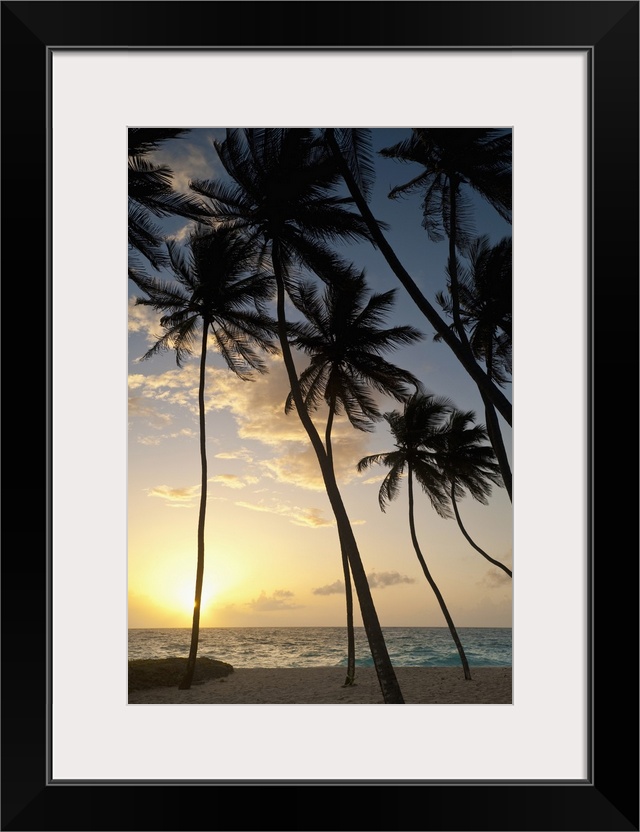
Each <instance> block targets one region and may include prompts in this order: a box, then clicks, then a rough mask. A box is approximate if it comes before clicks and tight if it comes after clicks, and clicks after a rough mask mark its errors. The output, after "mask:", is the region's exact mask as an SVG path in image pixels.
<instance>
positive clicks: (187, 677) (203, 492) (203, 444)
mask: <svg viewBox="0 0 640 832" xmlns="http://www.w3.org/2000/svg"><path fill="white" fill-rule="evenodd" d="M208 334H209V322H208V321H206V320H203V321H202V351H201V353H200V385H199V387H198V413H199V419H200V467H201V477H200V510H199V513H198V562H197V566H196V591H195V598H194V602H193V623H192V625H191V646H190V648H189V658H188V659H187V669H186V671H185V674H184V676H183V677H182V681H181V682H180V684H179V685H178V688H179V689H180V690H189V688H190V687H191V682H192V681H193V674H194V672H195V669H196V656H197V654H198V638H199V636H200V603H201V601H202V583H203V579H204V521H205V515H206V512H207V439H206V431H205V415H204V382H205V370H206V363H207V336H208Z"/></svg>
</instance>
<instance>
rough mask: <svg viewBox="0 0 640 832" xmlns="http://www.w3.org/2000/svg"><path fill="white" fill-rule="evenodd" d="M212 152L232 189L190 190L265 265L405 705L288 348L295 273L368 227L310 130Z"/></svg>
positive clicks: (282, 332) (247, 133) (382, 649)
mask: <svg viewBox="0 0 640 832" xmlns="http://www.w3.org/2000/svg"><path fill="white" fill-rule="evenodd" d="M215 148H216V150H217V152H218V156H219V158H220V161H221V162H222V165H223V167H224V169H225V170H226V172H227V174H228V175H229V177H230V179H231V184H228V185H227V184H225V183H222V182H215V181H194V182H192V183H191V187H192V189H193V190H194V191H195V192H196V193H198V194H200V195H202V196H205V197H208V198H209V200H210V201H211V205H212V209H213V212H214V214H215V215H216V218H217V220H218V221H219V222H223V223H226V224H228V225H231V226H233V227H235V228H239V229H242V230H244V231H245V233H246V234H247V235H248V239H249V240H251V241H252V242H253V243H254V244H255V245H256V248H257V256H258V262H270V264H271V266H272V268H273V274H274V277H275V283H276V307H277V321H278V337H279V341H280V347H281V350H282V356H283V359H284V364H285V368H286V371H287V376H288V379H289V384H290V388H291V395H292V397H293V402H294V404H295V408H296V411H297V413H298V416H299V418H300V420H301V422H302V425H303V426H304V429H305V431H306V433H307V435H308V437H309V439H310V441H311V444H312V446H313V448H314V452H315V454H316V457H317V460H318V464H319V466H320V470H321V473H322V478H323V481H324V484H325V487H326V489H327V495H328V497H329V501H330V503H331V507H332V509H333V512H334V516H335V518H336V524H337V526H338V531H339V535H340V542H341V545H342V546H343V547H344V549H345V550H346V552H347V557H348V559H349V565H350V567H351V572H352V575H353V581H354V584H355V587H356V592H357V595H358V600H359V603H360V610H361V613H362V619H363V624H364V627H365V630H366V633H367V637H368V640H369V646H370V649H371V654H372V657H373V661H374V665H375V667H376V671H377V675H378V681H379V683H380V687H381V690H382V696H383V700H384V702H385V703H403V702H404V699H403V697H402V693H401V691H400V686H399V685H398V680H397V678H396V674H395V671H394V669H393V667H392V665H391V661H390V659H389V654H388V651H387V646H386V643H385V641H384V636H383V633H382V629H381V627H380V622H379V620H378V615H377V612H376V609H375V606H374V604H373V598H372V596H371V589H370V587H369V584H368V582H367V577H366V574H365V571H364V566H363V563H362V559H361V556H360V552H359V550H358V545H357V542H356V539H355V536H354V534H353V530H352V527H351V523H350V520H349V517H348V515H347V512H346V509H345V507H344V503H343V501H342V496H341V494H340V491H339V489H338V485H337V482H336V478H335V474H334V471H333V467H332V465H331V464H330V460H329V457H328V456H327V451H326V450H325V448H324V445H323V442H322V439H321V437H320V435H319V434H318V431H317V429H316V428H315V425H314V423H313V421H312V419H311V417H310V415H309V413H308V411H307V409H306V407H305V404H304V399H303V396H302V391H301V389H300V385H299V383H298V374H297V372H296V367H295V363H294V360H293V356H292V352H291V347H290V345H289V342H288V337H289V331H290V325H289V322H288V321H287V318H286V314H285V298H286V295H287V292H288V290H290V289H291V288H292V283H291V279H292V277H293V275H294V273H295V271H296V269H298V268H299V267H300V266H304V267H307V268H309V269H310V270H311V271H313V272H315V273H316V274H320V275H331V274H334V273H335V272H336V271H338V272H339V271H340V270H341V264H340V260H339V258H338V257H337V255H336V254H335V253H334V252H333V251H332V250H331V248H330V243H332V242H338V241H348V240H361V239H367V238H368V231H367V226H366V223H365V222H364V221H363V220H362V218H361V217H360V216H358V215H357V214H354V213H352V212H351V211H349V210H348V207H347V205H348V203H347V201H346V200H345V199H344V198H342V197H339V196H337V195H336V194H334V188H335V186H336V184H337V183H338V182H339V179H340V175H339V172H338V170H337V167H336V163H335V161H334V159H333V158H332V157H331V155H330V154H329V153H327V150H326V147H325V145H324V142H323V141H321V140H319V139H318V137H317V136H315V135H314V132H313V131H312V130H307V129H297V128H291V129H246V130H227V136H226V139H225V141H224V142H216V143H215Z"/></svg>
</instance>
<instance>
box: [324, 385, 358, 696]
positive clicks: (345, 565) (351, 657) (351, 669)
mask: <svg viewBox="0 0 640 832" xmlns="http://www.w3.org/2000/svg"><path fill="white" fill-rule="evenodd" d="M335 407H336V399H335V396H333V397H332V399H331V404H330V405H329V417H328V419H327V427H326V430H325V440H324V445H325V448H326V451H327V459H328V461H329V465H330V466H331V468H332V469H333V448H332V447H331V428H332V427H333V417H334V414H335ZM334 475H335V471H334ZM340 550H341V554H342V571H343V573H344V591H345V600H346V606H347V676H346V678H345V680H344V685H343V687H345V688H347V687H349V686H350V685H353V684H355V676H356V636H355V630H354V627H353V590H352V588H351V572H350V570H349V558H348V557H347V552H346V549H345V547H344V545H343V543H342V540H340Z"/></svg>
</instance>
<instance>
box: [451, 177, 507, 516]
mask: <svg viewBox="0 0 640 832" xmlns="http://www.w3.org/2000/svg"><path fill="white" fill-rule="evenodd" d="M456 194H457V178H456V177H455V176H454V175H451V176H450V178H449V204H450V225H451V231H450V234H449V277H450V278H451V311H452V314H453V323H454V325H455V327H456V330H457V332H458V337H459V338H460V340H461V341H462V343H464V344H466V345H467V346H468V345H469V341H468V339H467V333H466V331H465V328H464V325H463V323H462V319H461V317H460V293H459V286H458V255H457V253H456V247H457V244H458V239H457V231H456V223H457V216H458V213H457V199H456ZM487 376H488V378H490V379H492V378H493V372H492V360H491V351H490V350H489V354H488V357H487ZM477 387H478V392H479V393H480V396H481V397H482V401H483V402H484V412H485V422H486V426H487V435H488V437H489V442H491V447H492V448H493V451H494V453H495V455H496V459H497V460H498V465H499V466H500V473H501V475H502V480H503V482H504V487H505V488H506V490H507V494H508V495H509V499H510V500H511V501H512V502H513V498H512V496H511V468H510V466H509V460H508V458H507V452H506V449H505V446H504V440H503V438H502V431H501V430H500V423H499V422H498V416H497V414H496V409H495V406H494V404H493V402H492V401H491V399H490V397H489V396H488V395H487V393H486V391H485V390H484V389H483V388H482V387H481V386H480V385H479V384H478V385H477Z"/></svg>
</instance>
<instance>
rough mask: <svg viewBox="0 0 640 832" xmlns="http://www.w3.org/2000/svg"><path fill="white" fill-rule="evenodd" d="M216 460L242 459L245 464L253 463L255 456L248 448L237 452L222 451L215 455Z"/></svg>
mask: <svg viewBox="0 0 640 832" xmlns="http://www.w3.org/2000/svg"><path fill="white" fill-rule="evenodd" d="M215 458H216V459H241V460H243V461H244V462H253V456H252V455H251V454H250V453H249V451H248V450H247V449H246V448H239V449H238V450H237V451H221V452H220V453H219V454H215Z"/></svg>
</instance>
